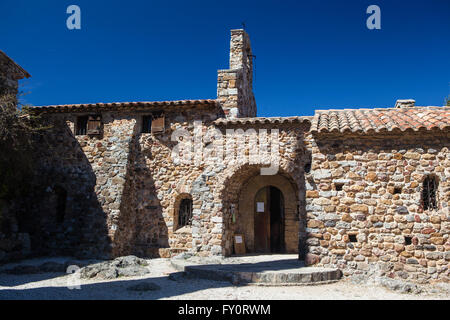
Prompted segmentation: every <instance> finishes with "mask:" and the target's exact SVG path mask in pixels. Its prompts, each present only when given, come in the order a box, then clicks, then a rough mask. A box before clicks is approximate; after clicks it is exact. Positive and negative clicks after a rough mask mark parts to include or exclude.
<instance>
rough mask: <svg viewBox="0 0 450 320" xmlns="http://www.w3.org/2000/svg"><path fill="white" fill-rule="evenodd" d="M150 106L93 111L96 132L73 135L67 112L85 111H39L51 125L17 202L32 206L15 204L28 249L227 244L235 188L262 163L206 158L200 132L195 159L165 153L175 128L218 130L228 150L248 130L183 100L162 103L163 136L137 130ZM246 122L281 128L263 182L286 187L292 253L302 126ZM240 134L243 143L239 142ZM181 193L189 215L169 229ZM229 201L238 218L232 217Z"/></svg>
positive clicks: (142, 252)
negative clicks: (61, 197) (29, 185)
mask: <svg viewBox="0 0 450 320" xmlns="http://www.w3.org/2000/svg"><path fill="white" fill-rule="evenodd" d="M151 111H152V110H149V111H145V110H144V111H139V112H138V111H131V110H130V111H114V112H113V111H105V112H102V113H101V114H102V122H103V125H102V134H101V135H98V136H97V135H75V131H76V128H75V125H76V119H77V117H78V116H80V115H83V114H84V113H59V114H46V115H44V116H45V117H47V119H48V121H49V122H50V123H52V128H51V129H49V131H48V132H47V133H46V135H45V137H44V138H43V141H40V143H41V144H42V146H43V147H42V153H41V154H40V155H39V158H38V159H36V162H37V163H38V164H39V165H38V167H39V169H38V173H37V175H36V178H37V181H36V185H37V186H38V188H37V189H36V192H35V193H34V194H33V195H30V197H29V199H27V200H26V201H24V203H28V204H32V205H31V206H23V205H22V206H21V208H20V209H18V210H21V211H23V212H26V213H27V215H26V216H24V221H27V226H24V229H26V230H27V232H28V233H29V234H30V235H31V243H32V247H33V248H32V251H33V253H34V254H36V255H40V254H46V255H57V254H74V255H77V256H80V257H111V256H120V255H128V254H135V255H138V256H142V257H169V256H171V255H174V254H178V253H180V252H183V251H190V252H193V253H196V254H199V255H203V256H207V255H230V254H231V253H232V252H233V242H232V235H233V233H234V232H235V231H236V230H235V229H236V226H237V225H238V224H239V223H241V220H240V219H241V216H240V212H244V211H243V210H244V208H240V204H239V195H240V194H241V192H242V190H243V189H244V186H245V184H246V183H247V182H248V181H249V179H252V178H253V179H255V178H254V177H257V176H259V174H260V169H261V168H262V167H268V166H269V165H270V164H250V159H249V158H248V159H246V160H245V161H240V160H238V158H230V159H228V158H225V159H223V161H222V160H220V159H219V158H217V155H214V152H213V153H212V154H211V155H210V158H206V154H208V152H207V150H205V149H207V147H208V145H209V144H210V141H208V139H207V138H206V136H203V138H202V139H201V140H200V141H199V143H200V147H198V146H196V147H195V149H204V150H202V151H201V153H200V154H202V155H203V158H200V161H199V163H195V162H190V163H180V162H179V161H177V160H174V158H173V152H174V151H175V150H176V147H177V146H179V145H178V143H179V142H178V141H177V140H175V141H172V135H173V134H174V132H176V131H177V130H185V132H186V133H188V134H189V135H190V136H192V137H193V138H194V137H196V134H199V133H200V134H205V133H206V132H208V130H211V129H215V130H216V131H215V132H216V133H217V132H220V133H221V134H222V135H223V137H224V141H223V143H224V146H228V145H233V148H234V149H232V153H233V154H236V155H237V154H241V155H242V154H248V152H249V150H250V145H251V142H252V140H251V139H250V136H249V135H246V133H244V136H242V135H237V136H236V135H231V136H227V132H226V130H227V129H233V130H235V129H236V130H237V129H242V128H245V127H246V126H243V125H230V126H229V125H223V124H222V125H216V123H215V121H216V119H217V118H218V116H220V114H219V113H217V111H216V110H215V109H214V110H211V107H202V106H191V107H190V108H186V107H180V108H173V109H172V110H166V111H165V127H166V131H165V132H164V133H163V134H150V133H141V127H142V123H141V121H142V116H143V115H145V114H149V113H150V112H151ZM280 126H281V128H280ZM253 127H254V128H255V130H256V131H255V132H258V130H259V129H263V130H267V131H268V132H269V133H270V131H271V130H272V129H277V130H278V129H279V131H280V133H279V141H278V143H279V151H280V159H279V172H277V173H278V175H275V176H266V178H264V179H263V180H264V181H262V182H264V183H263V184H265V185H271V184H274V185H276V186H279V188H280V189H281V190H282V191H283V192H284V193H285V194H284V196H285V197H286V226H285V228H286V236H287V237H286V239H287V242H286V243H287V247H288V250H289V252H296V249H297V248H296V243H297V242H298V241H297V240H298V232H297V230H298V226H299V221H298V220H299V219H298V212H297V211H298V210H297V208H298V205H299V204H300V203H301V202H300V201H301V200H302V199H303V201H304V197H305V196H304V187H303V188H302V187H301V185H302V184H301V181H303V171H302V170H303V169H302V165H300V166H297V164H299V163H300V164H301V163H303V156H304V149H303V146H302V137H303V132H304V131H305V130H306V129H307V125H305V124H300V123H297V124H281V125H280V124H255V125H254V126H253ZM247 133H251V131H248V132H247ZM242 139H244V140H242ZM242 141H245V143H244V144H240V142H242ZM44 146H45V147H44ZM192 151H197V150H192ZM203 151H204V152H203ZM267 152H268V154H270V152H271V150H270V149H269V150H267ZM208 159H209V160H208ZM280 175H281V176H283V177H284V178H281V176H280ZM280 179H281V180H280ZM277 181H278V182H277ZM280 181H290V182H289V183H291V184H292V188H291V189H286V188H287V186H284V185H283V183H281V182H280ZM263 184H261V183H259V184H258V186H263ZM298 186H300V187H298ZM60 189H62V190H64V191H65V192H66V193H67V197H66V202H65V208H64V213H63V216H64V219H63V221H60V222H58V221H57V220H58V219H57V217H58V210H59V209H58V203H59V202H58V193H57V190H60ZM285 190H287V191H285ZM185 197H189V198H191V199H192V200H193V221H192V225H191V226H187V227H184V228H178V227H177V225H176V221H177V211H178V206H179V203H180V201H181V199H183V198H185ZM232 206H234V208H235V210H236V213H237V224H235V223H233V222H232V214H231V211H230V208H231V207H232ZM249 248H250V249H251V245H250V246H249Z"/></svg>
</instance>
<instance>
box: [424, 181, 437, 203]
mask: <svg viewBox="0 0 450 320" xmlns="http://www.w3.org/2000/svg"><path fill="white" fill-rule="evenodd" d="M437 190H438V182H437V179H436V177H433V176H428V177H426V178H425V180H424V181H423V188H422V201H423V209H424V210H436V209H437V208H438V206H437V198H436V194H437Z"/></svg>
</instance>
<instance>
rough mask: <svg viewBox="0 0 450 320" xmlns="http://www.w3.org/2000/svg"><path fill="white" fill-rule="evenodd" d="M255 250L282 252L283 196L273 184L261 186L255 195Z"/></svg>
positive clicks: (283, 250)
mask: <svg viewBox="0 0 450 320" xmlns="http://www.w3.org/2000/svg"><path fill="white" fill-rule="evenodd" d="M254 207H255V213H254V214H255V218H254V222H255V231H254V232H255V252H258V253H269V252H271V253H283V252H285V243H284V229H285V228H284V197H283V193H282V192H281V191H280V189H278V188H277V187H274V186H266V187H264V188H261V189H260V190H259V191H258V192H257V193H256V196H255V206H254Z"/></svg>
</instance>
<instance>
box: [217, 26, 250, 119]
mask: <svg viewBox="0 0 450 320" xmlns="http://www.w3.org/2000/svg"><path fill="white" fill-rule="evenodd" d="M217 100H218V101H219V103H220V104H221V106H222V108H223V110H224V113H225V115H226V116H227V118H240V117H255V116H256V102H255V97H254V95H253V55H252V49H251V46H250V38H249V36H248V34H247V33H246V32H245V31H244V30H242V29H238V30H231V41H230V69H227V70H219V71H218V77H217Z"/></svg>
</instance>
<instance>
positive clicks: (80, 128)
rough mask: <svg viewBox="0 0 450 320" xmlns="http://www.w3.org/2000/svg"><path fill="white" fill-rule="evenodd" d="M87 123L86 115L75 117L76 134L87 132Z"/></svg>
mask: <svg viewBox="0 0 450 320" xmlns="http://www.w3.org/2000/svg"><path fill="white" fill-rule="evenodd" d="M87 124H88V117H87V116H81V117H78V119H77V128H76V129H77V130H76V134H77V135H85V134H86V133H87Z"/></svg>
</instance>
